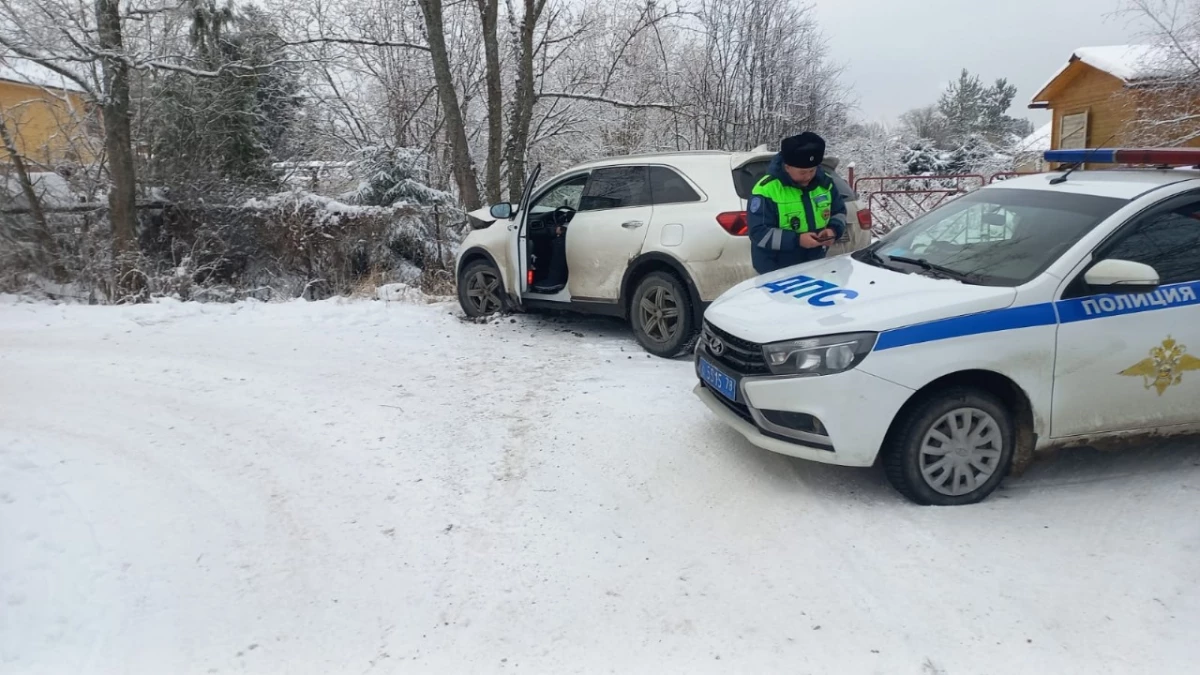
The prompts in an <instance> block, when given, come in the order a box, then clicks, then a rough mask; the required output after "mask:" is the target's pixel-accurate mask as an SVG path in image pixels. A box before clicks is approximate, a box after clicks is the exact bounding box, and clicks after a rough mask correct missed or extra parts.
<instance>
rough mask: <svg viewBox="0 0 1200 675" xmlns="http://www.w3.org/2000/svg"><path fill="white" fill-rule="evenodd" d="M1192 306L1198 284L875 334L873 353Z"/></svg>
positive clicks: (939, 321)
mask: <svg viewBox="0 0 1200 675" xmlns="http://www.w3.org/2000/svg"><path fill="white" fill-rule="evenodd" d="M1197 304H1200V281H1193V282H1189V283H1182V284H1173V285H1170V286H1162V287H1161V288H1159V289H1157V290H1155V291H1154V292H1152V293H1130V294H1123V295H1097V296H1092V297H1087V298H1073V299H1071V300H1061V301H1059V302H1053V303H1052V302H1043V303H1040V304H1036V305H1023V306H1021V307H1006V308H1004V309H996V310H990V311H986V312H978V313H975V314H964V315H962V316H954V317H949V318H946V319H937V320H934V321H927V322H925V323H918V324H913V325H911V326H903V327H900V328H892V329H890V330H885V331H883V332H881V333H880V334H879V339H878V340H877V341H876V342H875V350H876V351H881V350H884V349H895V348H896V347H907V346H909V345H915V344H921V343H925V342H936V341H938V340H950V339H953V338H960V337H968V336H971V335H983V334H986V333H998V332H1001V331H1006V330H1017V329H1021V328H1034V327H1037V326H1053V325H1055V324H1057V323H1060V322H1061V323H1073V322H1076V321H1091V320H1093V319H1104V318H1107V317H1110V316H1121V315H1124V314H1136V313H1139V312H1152V311H1156V310H1160V309H1171V308H1173V307H1187V306H1192V305H1197Z"/></svg>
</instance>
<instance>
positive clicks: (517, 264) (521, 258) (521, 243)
mask: <svg viewBox="0 0 1200 675" xmlns="http://www.w3.org/2000/svg"><path fill="white" fill-rule="evenodd" d="M541 173H542V165H541V164H537V165H535V166H534V167H533V171H532V172H530V174H529V178H527V179H525V189H524V190H523V191H522V192H521V203H520V204H518V205H517V215H516V216H515V217H514V218H513V223H512V224H511V225H509V228H510V229H513V230H515V232H514V235H515V236H512V237H510V238H509V241H508V246H509V248H508V261H509V263H508V264H509V265H510V268H509V274H510V275H511V277H510V278H512V279H515V280H516V281H515V282H514V283H513V292H514V293H515V294H516V295H518V296H522V297H523V296H524V295H525V292H526V291H528V290H529V275H528V273H527V272H526V270H527V269H528V268H529V253H528V248H527V247H526V242H525V232H526V229H525V228H526V225H527V223H528V218H526V215H527V213H526V212H527V211H528V210H529V200H530V199H531V198H532V196H533V186H534V185H535V184H536V183H537V179H538V175H540V174H541Z"/></svg>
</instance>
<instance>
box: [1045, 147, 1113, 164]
mask: <svg viewBox="0 0 1200 675" xmlns="http://www.w3.org/2000/svg"><path fill="white" fill-rule="evenodd" d="M1043 156H1044V158H1045V160H1046V161H1047V162H1059V163H1061V164H1082V163H1083V162H1090V163H1092V164H1116V162H1117V151H1116V150H1115V149H1112V148H1091V149H1087V150H1047V151H1046V153H1045V155H1043Z"/></svg>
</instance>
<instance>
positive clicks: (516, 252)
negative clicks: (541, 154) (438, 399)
mask: <svg viewBox="0 0 1200 675" xmlns="http://www.w3.org/2000/svg"><path fill="white" fill-rule="evenodd" d="M773 155H774V153H771V152H765V151H764V152H750V153H730V152H681V153H670V154H657V155H638V156H628V157H617V158H608V159H604V160H600V161H596V162H589V163H586V164H581V165H579V166H576V167H574V168H571V169H569V170H567V171H565V172H563V173H561V174H559V175H557V176H555V177H554V178H552V179H551V180H549V181H547V182H546V183H544V184H542V185H540V186H538V187H537V189H533V185H534V184H535V183H536V181H537V178H538V174H539V172H540V167H538V168H535V169H534V172H533V174H532V175H531V176H530V178H529V180H528V181H527V182H526V184H525V191H524V195H523V196H522V198H521V203H520V204H517V205H514V204H508V203H501V204H495V205H493V206H492V207H491V208H490V209H488V210H486V211H484V210H481V211H477V212H474V213H472V214H471V217H472V221H473V223H482V226H481V227H479V228H478V229H475V230H474V231H472V232H471V233H470V234H468V235H467V237H466V239H465V240H464V241H463V243H462V246H461V247H460V250H459V254H458V259H457V262H456V279H457V281H458V299H459V303H460V304H461V305H462V308H463V311H464V312H465V313H466V314H467V316H470V317H478V316H484V315H487V314H491V313H494V312H498V311H503V310H510V309H565V310H572V311H578V312H585V313H592V314H606V315H611V316H618V317H622V318H627V319H629V322H630V324H631V325H632V327H633V332H634V335H635V337H636V338H637V341H638V342H639V343H640V344H641V345H642V346H643V347H644V348H645V349H646V350H647V351H649V352H650V353H652V354H655V355H658V356H663V357H668V358H673V357H677V356H680V355H682V354H684V353H686V352H688V351H690V350H691V347H692V345H693V344H694V342H695V338H696V336H697V335H698V333H699V328H700V322H701V317H702V316H703V314H704V309H705V307H707V305H708V304H709V303H710V302H711V301H713V300H714V299H716V298H717V296H719V295H721V294H722V293H724V292H725V291H726V290H728V289H729V288H730V287H732V286H733V285H734V284H737V283H738V282H741V281H743V280H745V279H749V278H750V277H753V276H754V268H753V266H752V265H751V264H750V243H749V239H748V238H747V237H746V232H747V223H746V210H745V209H746V200H747V199H748V198H749V196H750V191H751V190H752V189H753V187H754V183H755V182H756V181H757V180H758V179H759V178H760V177H761V176H762V175H763V173H764V172H765V170H766V167H767V163H768V162H769V161H770V160H771V158H772V157H773ZM552 276H554V277H557V278H551V277H552Z"/></svg>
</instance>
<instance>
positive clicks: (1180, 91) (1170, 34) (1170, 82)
mask: <svg viewBox="0 0 1200 675" xmlns="http://www.w3.org/2000/svg"><path fill="white" fill-rule="evenodd" d="M1124 12H1125V13H1126V15H1128V16H1132V17H1133V18H1135V19H1136V20H1137V21H1138V22H1139V23H1141V24H1143V25H1145V26H1148V28H1147V29H1146V30H1145V32H1144V34H1143V35H1142V38H1143V39H1144V40H1145V45H1144V46H1143V47H1142V48H1141V49H1140V50H1136V51H1131V52H1130V54H1129V57H1130V58H1131V59H1132V60H1135V63H1134V64H1133V65H1134V66H1135V69H1136V71H1137V73H1136V76H1135V77H1134V78H1133V80H1132V81H1131V82H1129V83H1128V86H1127V87H1126V90H1125V95H1124V99H1125V105H1126V106H1127V109H1128V110H1129V115H1128V118H1129V122H1128V123H1127V124H1126V126H1125V128H1124V129H1123V135H1124V142H1126V143H1133V144H1138V145H1146V146H1178V145H1190V144H1194V142H1195V141H1197V139H1200V2H1198V1H1197V0H1128V4H1127V5H1126V7H1125V9H1124Z"/></svg>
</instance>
